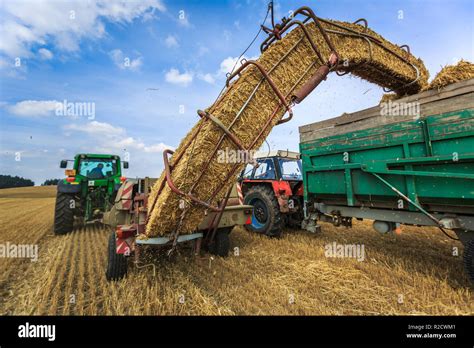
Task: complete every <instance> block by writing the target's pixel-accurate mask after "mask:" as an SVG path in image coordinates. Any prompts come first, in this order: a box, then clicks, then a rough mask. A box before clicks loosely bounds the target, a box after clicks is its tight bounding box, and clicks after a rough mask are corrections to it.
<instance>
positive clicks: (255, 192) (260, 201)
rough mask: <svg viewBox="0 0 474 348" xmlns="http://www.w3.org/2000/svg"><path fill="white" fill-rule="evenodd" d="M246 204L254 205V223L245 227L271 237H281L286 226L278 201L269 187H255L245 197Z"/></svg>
mask: <svg viewBox="0 0 474 348" xmlns="http://www.w3.org/2000/svg"><path fill="white" fill-rule="evenodd" d="M244 201H245V204H249V205H253V213H252V223H251V224H250V225H245V227H246V228H247V229H248V230H249V231H252V232H257V233H261V234H265V235H267V236H269V237H280V236H281V233H282V228H283V225H284V220H283V216H282V214H281V212H280V205H279V204H278V199H277V198H276V197H275V194H274V192H273V190H272V189H271V188H270V187H268V186H254V187H252V188H251V189H250V190H249V191H248V192H247V194H246V195H245V199H244Z"/></svg>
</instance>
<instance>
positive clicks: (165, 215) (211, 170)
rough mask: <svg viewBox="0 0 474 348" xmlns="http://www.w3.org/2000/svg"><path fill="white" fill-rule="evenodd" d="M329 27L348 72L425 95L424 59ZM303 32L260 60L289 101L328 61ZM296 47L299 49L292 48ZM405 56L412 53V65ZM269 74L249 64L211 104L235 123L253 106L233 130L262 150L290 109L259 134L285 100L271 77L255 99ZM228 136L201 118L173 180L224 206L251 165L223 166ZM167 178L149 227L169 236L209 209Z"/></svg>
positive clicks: (151, 232) (318, 39)
mask: <svg viewBox="0 0 474 348" xmlns="http://www.w3.org/2000/svg"><path fill="white" fill-rule="evenodd" d="M322 25H323V27H324V28H325V29H328V30H329V33H328V35H329V37H330V39H331V41H332V42H333V44H334V46H335V48H336V50H337V52H338V54H339V58H340V63H341V65H340V66H339V67H338V70H341V71H347V72H350V73H351V74H353V75H356V76H359V77H361V78H363V79H366V80H368V81H371V82H373V83H376V84H378V85H380V86H385V87H389V88H391V89H393V90H394V91H396V93H397V94H399V95H403V94H413V93H417V92H419V91H420V90H421V89H422V88H425V87H426V85H427V79H428V72H427V70H426V69H425V67H424V65H423V63H422V61H421V60H419V59H416V58H415V57H413V56H412V55H411V54H409V53H408V52H406V51H405V50H403V49H401V48H400V47H398V46H396V45H394V44H392V43H390V42H388V41H386V40H385V39H384V38H382V37H381V36H380V35H378V34H376V33H375V32H373V31H372V30H370V29H365V28H363V27H362V26H360V25H357V24H351V23H344V22H336V21H327V22H324V23H322ZM337 25H338V26H341V25H342V26H344V27H345V28H350V29H352V30H355V31H356V32H358V33H363V32H364V33H366V34H369V35H371V36H373V37H374V38H375V40H377V41H379V42H380V43H381V45H382V46H383V47H382V46H380V45H377V44H375V43H372V44H368V42H367V40H366V39H364V38H362V37H361V36H358V35H354V34H352V33H351V34H350V35H349V36H348V35H343V34H341V33H346V34H347V33H348V32H347V31H345V30H343V29H341V28H340V27H337ZM305 26H306V28H307V30H308V32H309V33H310V36H311V38H312V39H313V41H314V43H315V44H316V46H317V47H318V49H319V50H320V51H321V54H322V56H323V57H325V59H327V57H329V54H330V49H329V47H328V46H327V44H326V43H325V41H324V39H323V37H322V35H321V33H320V31H319V30H318V29H317V27H316V26H315V24H314V23H309V24H306V25H305ZM303 36H304V33H303V31H302V30H301V28H299V27H297V28H296V29H293V30H292V31H291V32H289V33H288V34H287V35H286V36H285V37H284V38H283V39H282V40H279V41H277V42H275V43H274V44H272V45H271V46H270V47H269V48H268V49H267V50H266V51H264V53H263V54H262V55H261V56H260V58H259V59H258V61H257V62H258V63H259V64H260V65H262V66H263V67H264V68H265V70H266V71H269V70H270V69H273V71H272V72H271V74H270V77H271V79H272V80H273V81H274V83H275V84H276V86H277V87H278V88H279V90H280V91H281V92H282V94H283V95H284V96H286V100H287V101H289V100H290V98H291V96H292V93H294V91H296V90H298V88H299V87H301V86H302V85H303V84H304V83H305V82H306V81H308V79H309V78H310V77H311V76H312V75H313V74H314V73H315V71H316V70H317V69H318V68H319V67H320V66H321V65H322V64H323V62H320V61H319V60H318V58H317V56H316V54H315V53H314V51H313V50H312V48H311V46H310V44H309V42H308V40H307V39H306V38H303V39H302V40H301V41H300V42H299V43H298V41H299V40H300V39H301V38H302V37H303ZM293 46H294V49H293V50H292V51H291V52H290V53H288V52H289V51H290V50H291V48H292V47H293ZM387 48H390V49H391V50H393V51H394V52H396V53H397V55H398V57H397V56H396V55H394V54H392V53H390V52H388V51H387ZM287 53H288V56H287V57H286V59H285V60H284V61H283V62H281V64H279V65H277V66H274V65H275V64H276V62H278V61H279V60H280V59H281V57H283V56H284V55H285V54H287ZM400 57H404V58H405V59H406V60H407V61H408V63H407V62H406V61H404V60H403V59H400ZM324 63H325V62H324ZM414 67H416V69H415V68H414ZM417 70H418V74H417ZM261 79H262V75H261V73H260V72H259V70H258V69H257V68H256V67H253V66H249V67H248V68H247V69H245V70H244V71H243V72H242V74H241V75H240V77H239V78H238V79H236V80H235V81H234V82H233V83H232V84H231V85H230V86H229V87H228V88H227V90H226V91H225V92H224V93H223V94H222V95H221V97H220V98H219V99H218V100H217V101H216V102H215V103H214V104H213V105H212V106H210V107H209V108H208V109H206V111H207V112H209V113H210V114H211V115H213V116H215V117H216V118H218V119H219V120H220V121H221V122H222V123H223V124H224V125H225V126H227V127H228V126H229V125H230V124H231V122H232V121H233V119H234V118H235V117H236V115H237V113H238V112H239V110H241V109H242V108H243V106H244V104H245V103H247V105H246V107H245V108H244V109H243V111H242V112H241V115H240V118H239V119H238V120H237V121H236V122H235V124H234V125H233V126H232V127H231V132H232V133H233V134H234V135H235V136H236V137H237V138H238V139H240V141H241V143H242V144H243V146H244V147H246V148H248V149H258V148H259V147H260V146H261V145H262V143H263V141H264V139H265V138H266V137H267V136H268V134H269V132H270V131H271V129H272V127H273V126H275V125H276V123H277V122H278V121H279V120H280V119H281V118H282V117H283V115H284V114H285V111H286V110H285V109H284V107H280V108H279V110H278V112H277V113H276V117H274V118H273V119H272V121H271V124H270V127H268V129H267V130H266V131H265V132H264V133H263V134H262V136H260V137H259V138H258V139H256V138H257V135H258V134H259V133H260V131H261V130H262V129H263V128H264V124H265V123H266V122H267V120H268V119H269V117H270V115H272V113H273V111H274V110H275V109H276V108H278V106H279V105H280V101H279V99H278V97H277V96H276V94H275V93H274V91H273V90H272V88H271V87H270V85H269V84H268V83H267V82H263V83H262V84H261V86H260V87H259V88H258V89H257V92H256V93H255V94H254V96H253V97H252V98H251V99H250V100H248V99H249V97H250V95H251V94H252V92H253V91H254V89H255V87H256V86H257V85H258V84H259V82H260V81H261ZM280 106H281V105H280ZM198 130H199V132H198ZM195 133H198V134H197V136H196V137H195V139H194V140H193V141H192V142H191V143H190V145H189V146H186V145H187V144H188V141H189V139H191V137H192V136H193V135H194V134H195ZM222 135H223V132H222V130H220V129H219V128H218V127H217V126H216V125H215V124H214V123H212V122H210V121H205V120H204V119H200V120H199V121H198V122H197V124H196V125H195V126H194V127H193V129H192V130H191V131H190V132H189V133H188V135H187V136H186V137H185V139H183V141H182V142H181V144H180V145H179V146H178V148H177V150H176V152H175V153H174V155H173V156H172V158H171V161H170V163H171V166H172V175H171V177H172V179H173V181H174V183H175V185H176V186H177V187H178V188H179V189H180V190H182V191H184V192H189V191H190V189H191V187H193V185H195V186H194V187H193V190H192V192H193V194H194V196H196V197H197V198H199V199H201V200H203V201H209V203H211V204H213V205H217V204H218V202H219V201H220V200H221V199H222V198H223V196H224V195H225V193H226V192H227V190H228V189H229V188H230V187H231V186H232V185H233V184H235V181H236V176H237V174H238V173H239V172H240V171H241V170H242V169H243V167H244V166H245V164H238V165H235V164H234V163H220V162H219V161H218V160H217V156H213V157H211V154H212V152H213V150H214V148H215V146H216V145H217V143H218V142H219V139H220V138H221V136H222ZM219 149H220V150H223V151H225V150H229V149H233V150H237V147H236V146H235V145H234V144H233V143H232V142H231V141H229V140H228V139H227V138H226V139H225V140H224V141H223V142H222V144H221V145H220V146H219ZM178 157H181V159H180V160H179V162H177V163H175V160H174V159H176V158H178ZM205 166H208V167H207V169H206V170H205V172H204V174H203V175H202V178H201V180H200V181H199V183H197V184H195V183H196V181H197V179H198V177H199V175H200V173H201V172H203V171H204V168H205ZM232 169H236V171H235V173H236V174H235V175H231V174H230V173H231V171H232ZM229 175H230V176H229ZM164 180H165V176H164V174H162V175H161V177H160V179H159V180H158V181H157V183H156V184H155V186H154V188H153V191H152V194H151V196H150V204H154V206H153V209H152V211H151V214H150V217H149V221H148V224H147V230H146V233H147V235H148V236H155V235H165V234H169V233H173V232H175V231H176V230H179V232H180V233H191V232H193V231H194V230H195V229H196V228H197V226H198V225H199V224H200V222H201V221H202V219H203V217H204V212H205V210H206V208H204V207H203V206H201V205H199V204H196V203H193V202H191V201H190V200H189V199H186V198H183V197H181V196H178V195H177V194H175V193H174V192H172V191H171V190H170V188H169V187H168V185H166V184H165V183H164ZM215 192H218V193H217V194H216V195H215V196H214V197H213V198H212V199H211V195H212V193H215ZM180 200H184V201H185V203H186V204H185V209H184V210H182V209H181V208H182V204H180ZM180 205H181V207H180Z"/></svg>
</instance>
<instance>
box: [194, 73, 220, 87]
mask: <svg viewBox="0 0 474 348" xmlns="http://www.w3.org/2000/svg"><path fill="white" fill-rule="evenodd" d="M197 77H198V79H200V80H202V81H205V82H207V83H210V84H211V85H213V84H214V83H215V82H216V79H215V78H214V76H212V74H199V75H198V76H197Z"/></svg>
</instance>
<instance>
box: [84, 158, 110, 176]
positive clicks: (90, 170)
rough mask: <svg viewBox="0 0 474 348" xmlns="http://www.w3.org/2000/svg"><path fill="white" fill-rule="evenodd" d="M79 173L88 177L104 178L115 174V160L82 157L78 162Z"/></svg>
mask: <svg viewBox="0 0 474 348" xmlns="http://www.w3.org/2000/svg"><path fill="white" fill-rule="evenodd" d="M79 174H80V175H82V176H85V177H87V178H88V179H105V178H108V177H111V176H114V175H115V174H117V160H115V159H111V158H110V159H109V158H84V159H81V160H80V162H79Z"/></svg>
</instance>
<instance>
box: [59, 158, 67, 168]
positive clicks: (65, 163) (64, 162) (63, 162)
mask: <svg viewBox="0 0 474 348" xmlns="http://www.w3.org/2000/svg"><path fill="white" fill-rule="evenodd" d="M59 168H67V160H62V161H61V164H60V165H59Z"/></svg>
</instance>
